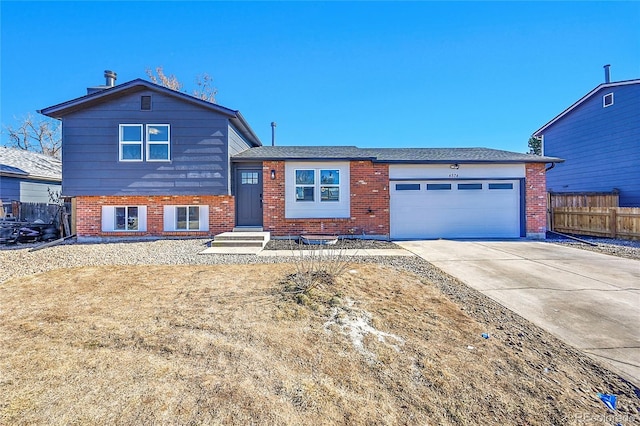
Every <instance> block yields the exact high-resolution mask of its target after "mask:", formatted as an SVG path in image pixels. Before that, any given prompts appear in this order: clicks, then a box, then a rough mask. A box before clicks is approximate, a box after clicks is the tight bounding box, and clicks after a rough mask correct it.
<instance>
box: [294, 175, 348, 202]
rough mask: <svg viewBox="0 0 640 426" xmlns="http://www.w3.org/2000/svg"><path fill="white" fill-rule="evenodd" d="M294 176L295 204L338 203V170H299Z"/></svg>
mask: <svg viewBox="0 0 640 426" xmlns="http://www.w3.org/2000/svg"><path fill="white" fill-rule="evenodd" d="M295 176H296V202H308V201H310V202H315V201H316V200H320V202H321V203H325V202H335V201H340V170H338V169H300V170H296V171H295ZM318 183H319V184H318Z"/></svg>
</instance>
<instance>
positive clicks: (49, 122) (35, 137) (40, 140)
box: [4, 67, 218, 158]
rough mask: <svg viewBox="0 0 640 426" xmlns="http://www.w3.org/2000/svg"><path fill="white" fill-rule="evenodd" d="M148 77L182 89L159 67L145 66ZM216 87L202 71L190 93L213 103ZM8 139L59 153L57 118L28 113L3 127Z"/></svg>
mask: <svg viewBox="0 0 640 426" xmlns="http://www.w3.org/2000/svg"><path fill="white" fill-rule="evenodd" d="M146 73H147V76H148V77H149V80H151V81H152V82H153V83H155V84H159V85H161V86H164V87H167V88H169V89H171V90H176V91H178V92H180V91H183V90H182V88H183V87H184V85H183V84H182V83H181V82H180V80H178V78H177V77H176V76H175V75H173V74H170V75H166V74H165V72H164V69H163V68H162V67H156V69H155V70H151V69H149V68H147V70H146ZM217 93H218V89H216V88H215V87H213V77H211V76H210V75H209V74H207V73H204V74H200V75H198V76H197V77H196V88H195V89H194V90H193V92H192V94H193V96H195V97H197V98H199V99H202V100H205V101H208V102H212V103H215V102H216V94H217ZM4 130H5V133H6V134H7V137H8V140H7V141H6V142H5V143H4V145H6V146H11V147H14V148H19V149H24V150H26V151H34V152H38V153H41V154H44V155H48V156H51V157H56V158H60V157H61V156H62V132H61V130H62V127H61V123H60V121H58V120H54V119H50V118H38V119H36V118H34V117H33V116H32V115H31V114H27V116H26V117H25V118H24V119H22V121H21V122H20V123H18V124H17V125H15V126H10V125H9V126H4Z"/></svg>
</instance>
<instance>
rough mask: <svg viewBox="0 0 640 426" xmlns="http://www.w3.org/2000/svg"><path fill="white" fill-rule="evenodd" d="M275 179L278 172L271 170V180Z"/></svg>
mask: <svg viewBox="0 0 640 426" xmlns="http://www.w3.org/2000/svg"><path fill="white" fill-rule="evenodd" d="M275 178H276V171H275V170H271V180H274V179H275Z"/></svg>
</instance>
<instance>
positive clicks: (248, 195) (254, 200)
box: [236, 169, 262, 226]
mask: <svg viewBox="0 0 640 426" xmlns="http://www.w3.org/2000/svg"><path fill="white" fill-rule="evenodd" d="M236 188H237V191H236V203H237V205H236V225H237V226H262V169H239V170H237V171H236Z"/></svg>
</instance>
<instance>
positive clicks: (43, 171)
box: [0, 147, 62, 213]
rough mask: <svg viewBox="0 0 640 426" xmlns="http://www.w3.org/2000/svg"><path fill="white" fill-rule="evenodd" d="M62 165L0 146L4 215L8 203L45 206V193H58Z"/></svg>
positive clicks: (0, 186)
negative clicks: (40, 204)
mask: <svg viewBox="0 0 640 426" xmlns="http://www.w3.org/2000/svg"><path fill="white" fill-rule="evenodd" d="M61 181H62V162H61V161H60V160H59V159H57V158H53V157H48V156H46V155H42V154H37V153H35V152H31V151H25V150H22V149H15V148H6V147H0V199H2V205H3V207H4V211H5V213H11V202H12V201H20V202H23V203H49V202H50V199H49V191H54V192H59V191H60V189H61V185H60V184H61Z"/></svg>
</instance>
